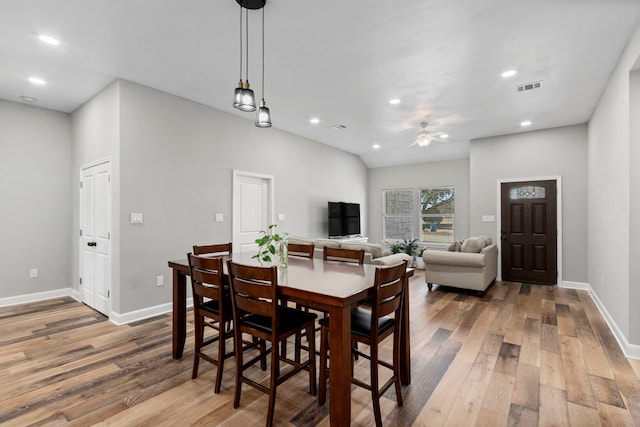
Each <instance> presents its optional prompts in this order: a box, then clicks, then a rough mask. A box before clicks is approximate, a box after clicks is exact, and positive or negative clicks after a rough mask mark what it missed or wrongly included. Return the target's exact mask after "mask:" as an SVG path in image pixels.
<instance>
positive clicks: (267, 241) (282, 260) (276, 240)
mask: <svg viewBox="0 0 640 427" xmlns="http://www.w3.org/2000/svg"><path fill="white" fill-rule="evenodd" d="M276 226H277V225H276V224H271V225H270V226H269V229H268V230H267V231H261V232H260V233H261V234H262V236H261V237H259V238H257V239H256V243H257V244H258V253H257V254H256V255H254V256H253V257H252V258H257V259H258V260H259V261H260V263H261V264H262V263H263V262H272V261H273V260H272V259H271V256H272V255H275V254H276V246H277V247H278V250H277V252H278V254H279V260H278V263H279V264H280V265H286V264H287V233H284V234H282V235H280V234H278V233H274V231H275V230H274V229H275V228H276Z"/></svg>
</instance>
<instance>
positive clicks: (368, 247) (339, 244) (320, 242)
mask: <svg viewBox="0 0 640 427" xmlns="http://www.w3.org/2000/svg"><path fill="white" fill-rule="evenodd" d="M287 241H288V242H289V243H300V244H310V243H313V244H314V245H315V249H314V253H313V257H314V258H322V252H323V250H324V249H323V248H324V247H325V246H329V247H334V248H345V249H358V250H359V249H364V252H365V253H364V263H365V264H377V265H392V264H387V263H388V262H391V261H395V260H397V262H401V260H399V259H398V258H397V257H394V258H390V259H386V257H388V256H391V250H390V249H389V248H387V247H384V246H383V245H381V244H379V243H365V242H346V241H341V240H340V239H310V238H308V237H298V236H291V237H288V238H287ZM407 256H408V255H407ZM383 258H384V259H383ZM409 258H411V257H409ZM376 260H377V261H376Z"/></svg>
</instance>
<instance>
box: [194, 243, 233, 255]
mask: <svg viewBox="0 0 640 427" xmlns="http://www.w3.org/2000/svg"><path fill="white" fill-rule="evenodd" d="M232 246H233V245H232V243H231V242H229V243H216V244H213V245H201V246H196V245H194V246H193V253H194V254H195V255H203V254H228V255H231V253H232V252H233V250H232Z"/></svg>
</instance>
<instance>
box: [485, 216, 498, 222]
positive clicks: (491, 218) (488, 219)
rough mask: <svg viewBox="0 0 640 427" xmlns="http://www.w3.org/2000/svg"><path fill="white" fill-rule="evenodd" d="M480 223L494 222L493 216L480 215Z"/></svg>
mask: <svg viewBox="0 0 640 427" xmlns="http://www.w3.org/2000/svg"><path fill="white" fill-rule="evenodd" d="M482 222H496V216H495V215H482Z"/></svg>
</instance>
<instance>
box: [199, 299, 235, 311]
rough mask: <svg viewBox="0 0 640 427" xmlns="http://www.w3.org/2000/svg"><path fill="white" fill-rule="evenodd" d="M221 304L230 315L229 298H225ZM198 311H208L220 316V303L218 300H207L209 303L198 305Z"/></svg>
mask: <svg viewBox="0 0 640 427" xmlns="http://www.w3.org/2000/svg"><path fill="white" fill-rule="evenodd" d="M223 304H224V308H225V311H226V312H227V313H229V314H231V312H232V311H231V310H232V307H231V298H225V299H224V302H223ZM200 309H201V310H204V311H208V312H210V313H213V314H220V302H219V301H218V300H209V301H206V302H203V303H202V304H200Z"/></svg>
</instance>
